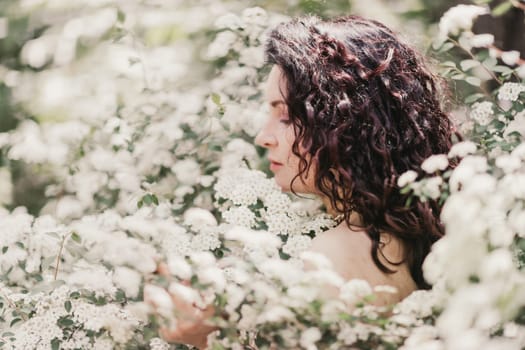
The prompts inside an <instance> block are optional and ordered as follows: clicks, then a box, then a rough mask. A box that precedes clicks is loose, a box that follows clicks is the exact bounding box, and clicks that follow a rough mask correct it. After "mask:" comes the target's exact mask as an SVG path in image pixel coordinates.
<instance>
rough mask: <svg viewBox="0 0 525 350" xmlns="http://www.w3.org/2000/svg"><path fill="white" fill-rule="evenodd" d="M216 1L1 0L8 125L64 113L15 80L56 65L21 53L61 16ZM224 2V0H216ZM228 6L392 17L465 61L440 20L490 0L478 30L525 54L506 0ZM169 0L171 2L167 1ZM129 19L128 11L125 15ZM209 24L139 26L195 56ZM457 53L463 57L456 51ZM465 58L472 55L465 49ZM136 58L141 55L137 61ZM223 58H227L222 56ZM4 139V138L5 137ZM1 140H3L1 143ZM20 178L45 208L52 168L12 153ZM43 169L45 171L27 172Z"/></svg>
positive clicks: (1, 113) (0, 122)
mask: <svg viewBox="0 0 525 350" xmlns="http://www.w3.org/2000/svg"><path fill="white" fill-rule="evenodd" d="M88 3H89V5H88ZM213 3H214V2H213V1H206V0H199V1H183V0H179V1H174V2H172V1H162V0H143V1H124V0H109V1H106V0H104V1H102V0H100V1H91V2H89V1H73V2H69V1H60V0H48V1H45V0H2V1H0V132H5V131H8V130H12V129H14V128H16V126H17V125H18V124H19V122H20V121H21V120H24V119H33V120H36V121H38V122H40V123H42V122H53V121H57V120H60V119H62V118H63V117H62V116H61V113H60V109H58V110H54V111H52V112H49V111H40V110H38V108H37V109H36V110H35V109H31V108H25V107H22V106H20V101H18V100H17V99H15V98H13V96H12V94H13V90H12V87H13V85H14V84H16V82H15V81H16V79H17V78H18V76H19V75H20V73H24V72H35V73H38V72H41V71H45V70H47V69H52V68H53V63H52V60H49V61H48V63H46V64H44V65H42V66H40V67H36V68H35V66H30V65H28V64H27V63H25V62H24V61H23V60H22V59H21V51H22V48H23V47H24V45H25V44H26V43H27V42H28V41H30V40H32V39H34V38H38V37H40V36H41V35H42V34H43V33H45V32H46V31H48V30H49V29H50V28H52V27H53V26H54V25H55V24H57V23H65V22H66V21H67V20H69V19H71V18H74V17H76V16H82V15H84V14H86V13H89V12H90V11H93V9H94V8H97V7H99V8H101V7H117V8H119V9H122V11H120V12H119V16H122V17H124V16H125V12H126V11H134V10H133V6H135V10H136V11H140V9H141V8H156V9H160V10H162V9H163V8H164V7H169V9H170V10H173V9H178V8H180V9H181V11H182V12H183V11H186V10H187V9H188V8H190V7H198V6H213ZM215 3H217V2H215ZM220 3H221V6H224V7H227V8H229V9H231V10H232V11H240V10H241V9H242V8H247V7H251V6H260V7H262V8H264V9H265V10H267V11H271V12H277V13H281V14H284V15H288V16H297V15H304V14H315V15H319V16H322V17H330V16H336V15H344V14H360V15H363V16H367V17H371V18H375V19H378V20H380V21H383V22H385V23H386V24H387V25H390V26H392V27H393V28H396V29H397V30H399V31H400V32H402V33H405V36H406V37H408V39H409V40H412V41H414V42H415V44H416V45H418V46H420V47H421V48H422V49H423V50H426V51H427V53H428V54H429V55H432V56H435V57H437V58H438V59H439V60H441V61H444V60H453V61H456V62H458V61H459V60H460V59H462V55H464V53H461V52H458V51H448V52H445V53H443V54H441V56H440V55H439V54H438V53H434V52H431V49H430V48H431V41H432V38H433V37H434V36H435V34H436V32H437V22H438V21H439V18H440V17H441V16H442V15H443V13H444V12H445V11H446V10H447V9H449V8H450V7H452V6H455V5H457V4H460V3H464V4H487V3H488V4H489V6H490V7H491V8H492V9H493V11H494V16H489V15H487V16H481V17H480V18H479V19H478V20H477V22H476V24H475V27H474V30H473V31H474V32H475V33H492V34H494V36H495V45H496V46H497V47H499V48H501V49H503V50H518V51H520V52H521V55H522V57H523V56H524V54H525V40H524V34H523V33H525V22H524V18H523V17H524V13H525V12H524V11H522V10H520V9H518V8H515V7H512V6H508V5H509V4H510V3H509V2H508V1H504V0H494V1H490V0H477V1H458V0H443V1H433V0H244V1H239V0H223V1H221V2H220ZM167 4H169V5H167ZM119 20H124V18H119ZM202 21H203V22H204V23H203V24H201V28H204V27H206V23H208V25H209V30H197V31H193V30H188V28H181V27H180V26H177V25H173V24H167V25H166V24H162V23H159V24H158V25H157V26H151V27H149V28H148V30H147V31H145V32H142V33H136V36H137V37H138V38H139V39H140V40H141V43H140V45H145V46H146V47H148V46H149V47H154V46H158V45H166V44H169V43H171V42H175V41H177V40H180V39H190V40H192V43H193V45H194V51H195V52H194V56H195V57H194V59H196V60H199V59H200V58H199V54H198V52H199V50H202V48H203V47H204V46H205V45H207V44H208V43H209V40H210V38H211V35H212V34H213V30H212V29H211V25H212V23H213V19H210V18H207V19H206V18H202ZM119 30H120V29H119V28H118V27H117V28H112V29H111V30H110V31H109V32H108V33H106V34H105V35H103V36H101V37H100V38H98V41H92V40H89V39H86V40H79V41H78V43H77V44H76V45H77V46H76V58H75V59H76V60H78V59H80V57H81V56H82V55H85V54H87V53H88V52H89V51H90V49H91V48H93V47H95V46H96V45H98V44H100V43H101V42H104V41H116V40H118V38H119V36H120V34H121V33H119ZM455 56H456V57H455ZM463 58H464V57H463ZM130 64H134V62H130ZM216 64H217V65H219V66H220V61H217V62H216ZM218 68H219V67H217V66H215V67H210V66H208V68H207V69H204V70H200V71H198V70H196V71H195V72H194V73H192V74H194V76H193V79H203V78H206V76H207V75H213V74H215V72H216V71H217V69H218ZM461 83H462V82H460V83H459V85H456V84H457V83H456V82H454V83H452V84H451V88H452V95H451V97H452V100H453V101H461V100H462V97H463V96H466V95H468V94H469V93H470V91H471V87H469V86H468V84H461ZM0 142H1V141H0ZM0 148H1V145H0ZM6 162H7V160H6V157H5V156H3V155H2V154H0V167H1V166H5V165H6ZM9 168H10V169H11V177H12V183H13V199H12V203H11V204H10V207H12V208H14V207H16V206H19V205H23V206H26V207H27V208H28V209H29V211H30V212H31V213H32V214H37V213H38V211H39V210H40V208H41V207H42V206H43V205H44V203H45V196H44V189H45V187H46V186H47V185H48V184H49V181H50V180H49V178H48V176H47V174H46V170H45V168H42V167H40V168H37V169H35V166H34V165H27V164H23V163H17V162H14V163H13V161H11V163H10V164H9ZM35 172H36V173H39V176H27V174H34V173H35Z"/></svg>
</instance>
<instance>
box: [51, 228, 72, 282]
mask: <svg viewBox="0 0 525 350" xmlns="http://www.w3.org/2000/svg"><path fill="white" fill-rule="evenodd" d="M69 235H71V234H68V235H64V237H62V242H60V250H59V251H58V255H57V263H56V266H55V276H54V279H53V280H54V281H56V280H57V276H58V267H59V266H60V258H61V257H62V250H63V249H64V244H65V243H66V239H67V238H68V237H69Z"/></svg>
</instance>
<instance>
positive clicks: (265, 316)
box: [256, 305, 295, 324]
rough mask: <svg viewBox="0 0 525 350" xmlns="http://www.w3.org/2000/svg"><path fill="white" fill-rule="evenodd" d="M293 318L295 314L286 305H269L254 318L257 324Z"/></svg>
mask: <svg viewBox="0 0 525 350" xmlns="http://www.w3.org/2000/svg"><path fill="white" fill-rule="evenodd" d="M293 319H295V314H294V313H293V312H292V311H291V310H290V309H289V308H287V307H284V306H281V305H276V306H271V307H270V308H268V309H267V310H266V311H264V312H263V313H262V314H260V315H259V316H258V317H257V318H256V322H257V323H258V324H263V323H277V322H283V321H288V320H293Z"/></svg>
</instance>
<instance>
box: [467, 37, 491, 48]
mask: <svg viewBox="0 0 525 350" xmlns="http://www.w3.org/2000/svg"><path fill="white" fill-rule="evenodd" d="M493 43H494V35H492V34H477V35H474V36H473V37H472V38H470V44H471V45H472V47H487V46H490V45H492V44H493Z"/></svg>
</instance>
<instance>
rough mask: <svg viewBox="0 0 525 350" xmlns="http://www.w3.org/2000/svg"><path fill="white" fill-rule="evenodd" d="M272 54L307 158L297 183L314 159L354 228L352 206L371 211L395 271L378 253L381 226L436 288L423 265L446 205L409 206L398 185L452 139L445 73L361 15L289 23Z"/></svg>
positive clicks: (370, 223) (365, 215)
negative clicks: (443, 83)
mask: <svg viewBox="0 0 525 350" xmlns="http://www.w3.org/2000/svg"><path fill="white" fill-rule="evenodd" d="M266 59H267V61H268V63H270V64H275V65H277V66H279V67H280V68H281V70H282V72H283V74H284V77H285V78H286V91H285V92H283V96H286V101H285V102H286V105H287V107H288V113H289V118H290V120H291V122H292V123H293V125H294V126H295V134H296V139H295V142H294V144H293V146H292V151H293V153H294V154H296V155H297V156H298V157H299V159H300V162H299V174H297V176H296V177H295V178H294V179H293V180H292V184H291V185H293V183H294V181H295V180H297V179H298V178H301V176H303V175H304V174H306V173H307V172H308V169H309V167H310V166H312V165H314V167H315V168H316V175H315V185H316V187H317V188H318V190H320V191H321V192H322V193H323V194H324V195H326V196H328V197H329V198H330V201H331V205H332V206H333V207H334V208H335V209H336V210H337V211H339V212H341V213H344V216H345V221H346V222H347V223H348V224H349V225H350V214H351V212H352V211H355V212H357V213H359V214H360V215H361V217H362V221H363V225H364V226H363V229H364V230H365V231H366V233H367V234H368V236H369V237H370V239H371V240H372V249H371V254H372V258H373V261H374V263H375V264H376V265H377V266H378V267H379V268H380V269H381V270H382V271H383V272H385V273H392V272H394V271H393V270H391V269H390V268H388V267H387V266H385V265H384V264H383V263H382V262H381V261H380V260H379V257H378V254H382V253H381V249H380V248H381V243H380V240H379V238H380V232H388V233H390V234H393V235H395V236H396V237H398V238H399V239H401V240H402V242H403V243H404V246H405V255H404V259H403V261H400V262H392V263H393V264H395V265H400V264H402V263H404V262H407V263H408V265H409V267H410V273H411V275H412V278H413V279H414V281H415V282H416V284H417V285H418V287H419V288H428V287H429V285H428V284H427V283H426V282H425V280H424V278H423V271H422V264H423V260H424V258H425V257H426V255H427V254H428V253H429V251H430V248H431V246H432V244H433V243H434V242H435V241H436V240H438V239H439V238H440V237H442V236H443V234H444V228H443V226H442V224H441V223H440V221H439V213H440V210H441V208H440V206H439V205H438V203H437V202H436V201H432V200H430V201H426V202H422V201H414V202H413V203H412V204H410V205H408V206H407V205H406V202H407V195H406V194H401V193H400V191H399V190H400V189H399V188H398V186H397V184H396V183H397V179H398V177H399V176H400V175H401V174H402V173H404V172H405V171H407V170H415V171H417V172H418V173H421V170H420V165H421V163H422V162H423V161H424V160H425V159H426V158H427V157H429V156H430V155H432V154H439V153H447V152H448V150H449V149H450V147H451V145H452V140H451V139H452V135H454V134H456V132H455V129H454V126H453V124H452V122H451V120H450V118H449V117H448V115H447V114H446V113H445V112H444V111H443V109H442V107H441V104H442V103H441V99H440V96H441V94H440V87H441V83H440V81H441V80H439V79H438V77H437V76H436V75H434V74H433V73H431V71H430V70H429V69H428V68H427V64H426V62H425V60H424V59H423V57H422V56H421V55H420V54H418V53H417V52H416V50H414V49H413V48H411V47H410V46H409V45H407V44H405V43H403V42H402V41H401V40H400V39H399V38H398V36H397V35H396V34H394V33H393V32H392V31H391V30H390V29H388V28H387V27H385V26H384V25H383V24H381V23H379V22H377V21H373V20H368V19H364V18H362V17H359V16H346V17H341V18H336V19H332V20H321V19H320V18H317V17H314V16H312V17H306V18H299V19H295V20H292V21H290V22H287V23H283V24H280V25H278V26H277V27H276V28H275V29H273V30H272V31H271V32H270V33H269V37H268V41H267V43H266ZM458 137H459V135H458ZM307 158H308V159H310V161H307ZM291 188H292V189H293V186H291Z"/></svg>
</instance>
